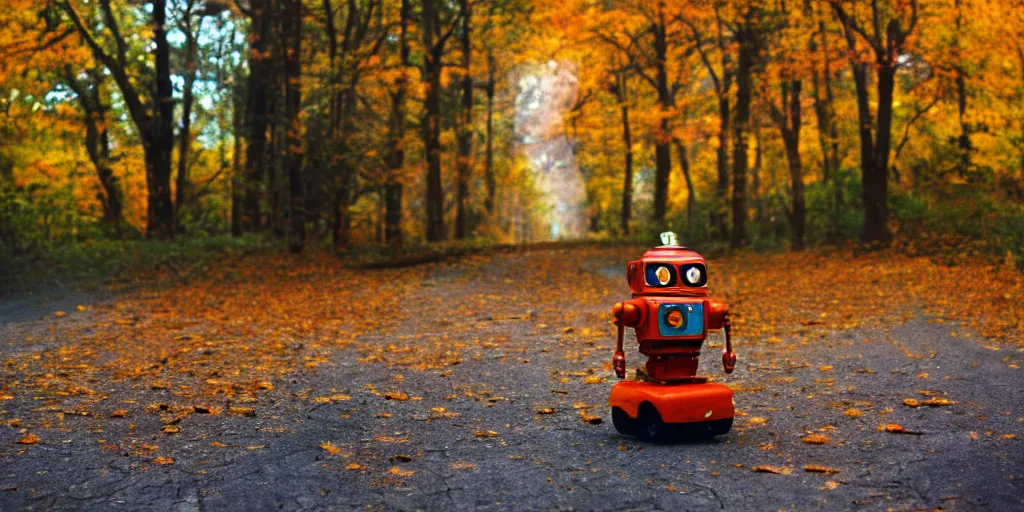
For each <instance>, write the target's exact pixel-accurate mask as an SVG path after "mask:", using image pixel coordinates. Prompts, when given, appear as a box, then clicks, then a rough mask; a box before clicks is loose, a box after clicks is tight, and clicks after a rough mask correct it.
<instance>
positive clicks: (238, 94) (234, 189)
mask: <svg viewBox="0 0 1024 512" xmlns="http://www.w3.org/2000/svg"><path fill="white" fill-rule="evenodd" d="M232 99H233V101H232V108H231V126H232V136H233V137H234V139H235V150H234V154H233V155H232V165H231V167H232V173H231V236H234V237H238V236H242V197H243V194H242V188H243V187H242V128H243V126H244V119H243V109H244V108H245V106H244V105H245V95H244V92H243V91H242V90H241V87H239V86H236V87H235V89H234V91H233V92H232Z"/></svg>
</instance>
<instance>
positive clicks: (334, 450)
mask: <svg viewBox="0 0 1024 512" xmlns="http://www.w3.org/2000/svg"><path fill="white" fill-rule="evenodd" d="M319 446H320V448H321V449H322V450H323V451H325V452H327V454H328V455H337V454H339V453H341V449H340V448H338V447H337V446H334V445H333V444H331V442H330V441H324V442H322V443H320V445H319Z"/></svg>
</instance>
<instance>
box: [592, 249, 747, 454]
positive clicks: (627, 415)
mask: <svg viewBox="0 0 1024 512" xmlns="http://www.w3.org/2000/svg"><path fill="white" fill-rule="evenodd" d="M694 269H696V270H694ZM626 279H627V281H628V282H629V288H630V290H631V291H632V298H631V299H630V300H627V301H623V302H619V303H616V304H615V306H614V307H613V308H612V315H613V316H614V318H615V323H616V325H617V326H618V339H617V341H616V351H615V355H614V356H613V358H612V364H613V366H614V368H615V372H616V374H617V375H618V376H619V378H624V377H625V375H626V358H625V352H624V351H623V338H624V331H625V328H627V327H631V328H633V330H634V332H635V333H636V339H637V343H638V344H639V351H640V353H641V354H643V355H645V356H647V361H646V363H645V364H644V365H643V367H641V368H638V369H637V372H636V378H635V379H633V380H628V381H623V382H620V383H618V384H616V385H615V386H614V387H613V388H612V393H611V397H610V398H609V402H610V404H611V406H612V418H613V420H614V423H615V427H616V429H617V430H619V431H620V432H621V433H624V434H630V435H647V436H650V437H662V436H663V435H664V433H665V430H666V429H667V428H668V427H671V426H672V425H679V424H688V425H708V426H710V427H709V428H708V429H706V430H705V432H709V433H711V434H712V435H716V434H722V433H725V432H726V431H728V430H729V428H730V427H731V425H732V418H733V414H734V411H733V404H732V396H733V393H732V390H731V389H729V388H728V387H726V386H723V385H721V384H713V383H708V382H706V379H705V378H703V377H698V376H697V366H698V361H699V357H700V350H701V347H702V346H703V344H704V340H705V339H707V335H708V331H709V330H717V329H723V330H724V331H725V338H726V347H725V350H724V351H723V352H722V365H723V368H724V370H725V372H726V373H731V372H732V371H733V369H734V367H735V364H736V354H735V353H734V352H733V351H732V340H731V334H730V325H729V307H728V306H727V305H726V304H725V303H723V302H721V301H718V300H715V299H711V298H709V297H708V291H707V268H706V263H705V261H704V258H703V257H702V256H701V255H700V254H698V253H697V252H696V251H693V250H690V249H687V248H685V247H679V246H674V245H669V246H661V247H656V248H654V249H651V250H649V251H647V252H646V253H645V254H644V255H643V257H642V258H641V259H639V260H636V261H631V262H629V264H628V265H627V266H626ZM659 430H660V431H661V432H660V433H659V432H658V431H659Z"/></svg>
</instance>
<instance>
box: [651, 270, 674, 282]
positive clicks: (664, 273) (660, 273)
mask: <svg viewBox="0 0 1024 512" xmlns="http://www.w3.org/2000/svg"><path fill="white" fill-rule="evenodd" d="M654 277H657V278H658V283H659V284H661V285H662V286H664V285H666V284H668V282H669V281H670V280H672V273H671V272H669V270H668V267H665V266H661V267H658V269H657V270H655V271H654Z"/></svg>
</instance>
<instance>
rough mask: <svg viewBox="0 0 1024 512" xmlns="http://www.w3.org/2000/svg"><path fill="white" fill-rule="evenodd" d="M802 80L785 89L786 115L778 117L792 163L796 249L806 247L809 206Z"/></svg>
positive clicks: (791, 218) (792, 219)
mask: <svg viewBox="0 0 1024 512" xmlns="http://www.w3.org/2000/svg"><path fill="white" fill-rule="evenodd" d="M801 88H802V84H801V82H800V80H792V81H790V82H788V83H787V84H786V87H784V88H783V94H782V101H783V105H782V109H783V112H784V114H782V115H779V116H777V118H778V119H777V120H778V124H779V132H781V134H782V143H783V146H785V150H786V162H787V163H788V165H789V183H790V207H789V212H788V214H789V224H790V226H791V227H792V228H793V243H792V248H793V250H794V251H802V250H803V248H804V232H805V230H806V226H807V207H806V205H805V201H804V176H803V166H802V164H801V161H800V128H801V123H802V120H801V112H800V92H801Z"/></svg>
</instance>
